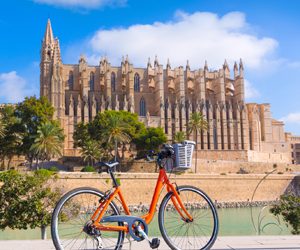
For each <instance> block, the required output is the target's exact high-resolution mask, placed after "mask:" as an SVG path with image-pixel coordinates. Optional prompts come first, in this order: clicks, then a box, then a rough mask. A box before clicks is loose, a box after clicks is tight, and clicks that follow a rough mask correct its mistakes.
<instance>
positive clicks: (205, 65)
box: [204, 60, 208, 70]
mask: <svg viewBox="0 0 300 250" xmlns="http://www.w3.org/2000/svg"><path fill="white" fill-rule="evenodd" d="M204 70H208V66H207V61H206V60H205V63H204Z"/></svg>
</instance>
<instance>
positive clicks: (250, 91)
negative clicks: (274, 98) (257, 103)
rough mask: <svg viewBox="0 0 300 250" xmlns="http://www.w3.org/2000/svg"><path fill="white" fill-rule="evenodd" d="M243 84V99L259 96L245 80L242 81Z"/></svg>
mask: <svg viewBox="0 0 300 250" xmlns="http://www.w3.org/2000/svg"><path fill="white" fill-rule="evenodd" d="M244 83H245V98H246V99H253V98H256V97H259V96H260V93H259V91H258V90H257V89H256V88H255V87H254V86H253V84H252V83H251V82H249V81H248V80H247V79H245V81H244Z"/></svg>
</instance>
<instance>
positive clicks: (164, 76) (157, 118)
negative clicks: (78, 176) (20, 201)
mask: <svg viewBox="0 0 300 250" xmlns="http://www.w3.org/2000/svg"><path fill="white" fill-rule="evenodd" d="M40 70H41V75H40V94H41V96H46V97H48V99H49V100H50V102H51V103H52V105H53V106H54V107H55V109H56V111H55V115H54V116H55V118H56V119H58V120H59V121H60V122H61V125H62V127H63V128H64V131H65V134H66V140H65V146H64V155H66V156H75V155H76V150H75V149H74V148H73V131H74V125H75V124H77V123H78V122H89V121H91V120H92V119H93V118H94V117H95V115H96V114H97V112H103V111H104V110H108V109H113V110H127V111H130V112H135V113H137V114H138V115H139V117H140V120H141V121H143V122H144V123H145V124H146V125H147V126H160V127H162V128H163V129H164V131H165V133H166V134H167V136H168V139H169V140H172V138H173V137H174V135H175V133H176V132H178V131H186V124H187V122H188V121H189V119H190V116H191V114H192V113H193V112H201V113H202V114H203V115H204V116H205V117H206V119H207V121H208V123H209V129H208V130H207V131H202V132H201V133H200V134H199V135H198V142H199V144H198V149H199V150H208V151H219V150H223V151H233V152H235V154H236V151H253V152H252V155H255V156H256V158H255V157H253V158H255V160H258V161H265V159H263V158H264V156H261V158H260V156H259V153H260V152H263V153H266V152H267V153H268V155H270V154H272V155H273V154H283V155H285V154H287V155H288V156H290V153H289V147H288V146H287V142H286V141H285V135H284V131H283V123H281V122H279V121H276V120H274V119H272V117H271V112H270V105H269V104H254V103H251V104H246V103H245V93H244V89H245V88H244V66H243V62H242V60H241V61H240V62H239V64H237V63H235V64H234V67H233V74H232V73H231V72H230V69H229V66H228V64H227V62H226V60H225V63H224V65H223V66H222V68H220V69H219V70H209V68H208V65H207V63H206V62H205V65H204V67H203V68H200V69H197V70H191V69H190V66H189V63H188V62H187V65H186V66H185V68H184V67H182V66H180V67H176V68H172V67H171V64H170V62H169V61H168V62H167V65H166V67H163V65H161V64H160V63H159V61H158V59H157V58H155V60H154V63H153V64H152V62H151V61H150V59H149V61H148V64H147V67H145V68H136V67H134V66H133V64H132V63H131V62H130V61H129V59H128V57H127V56H126V57H125V58H123V60H122V62H121V65H120V66H118V67H117V66H112V65H111V64H110V63H109V61H108V59H107V58H102V59H101V60H100V62H99V65H96V66H91V65H88V63H87V61H86V59H85V57H84V56H81V57H80V59H79V63H78V64H72V65H70V64H63V63H62V59H61V55H60V45H59V40H58V39H57V38H54V36H53V32H52V28H51V23H50V20H48V23H47V27H46V32H45V36H44V39H43V42H42V49H41V63H40ZM189 139H191V140H195V139H196V138H195V135H191V136H190V138H189ZM256 153H257V154H256ZM281 158H282V157H281ZM283 158H284V161H286V160H287V158H290V157H283ZM283 158H282V159H283ZM287 161H290V159H289V160H287Z"/></svg>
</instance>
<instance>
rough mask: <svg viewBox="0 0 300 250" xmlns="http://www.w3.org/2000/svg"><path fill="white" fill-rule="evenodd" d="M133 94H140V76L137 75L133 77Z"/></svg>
mask: <svg viewBox="0 0 300 250" xmlns="http://www.w3.org/2000/svg"><path fill="white" fill-rule="evenodd" d="M134 92H140V75H139V74H138V73H135V75H134Z"/></svg>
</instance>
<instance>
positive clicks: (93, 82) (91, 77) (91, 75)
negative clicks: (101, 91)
mask: <svg viewBox="0 0 300 250" xmlns="http://www.w3.org/2000/svg"><path fill="white" fill-rule="evenodd" d="M94 88H95V74H94V72H91V73H90V90H91V91H94Z"/></svg>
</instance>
